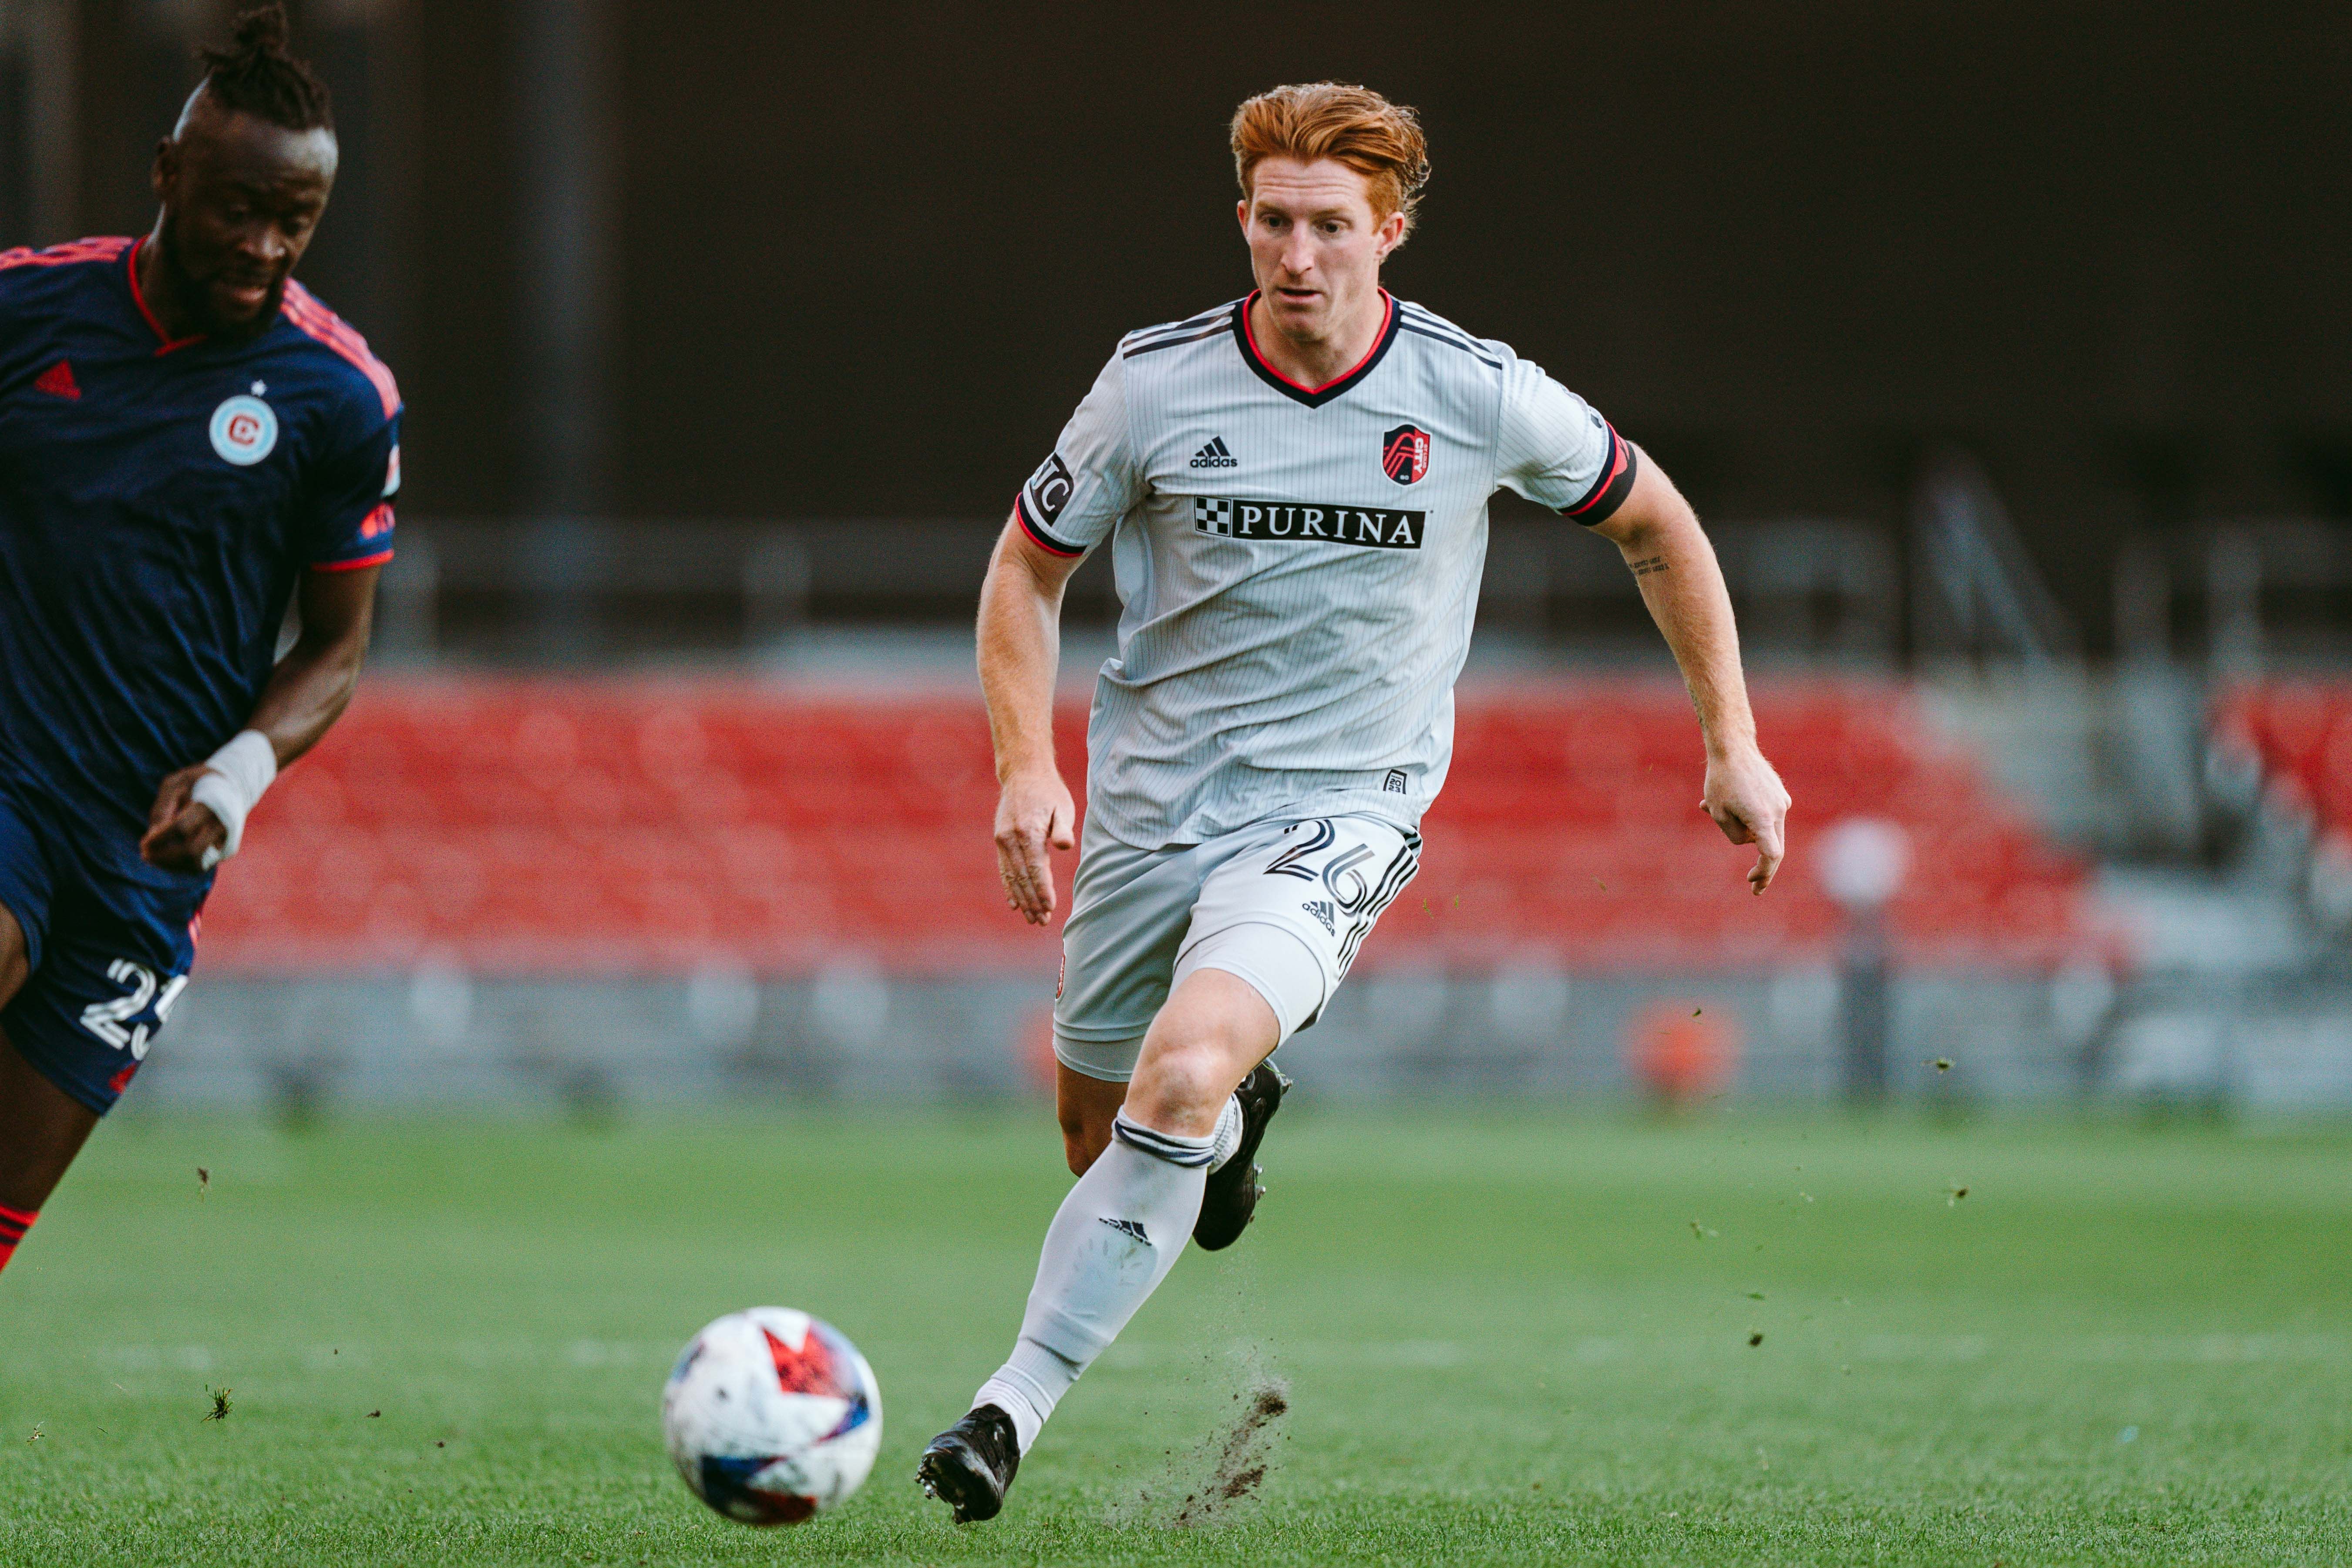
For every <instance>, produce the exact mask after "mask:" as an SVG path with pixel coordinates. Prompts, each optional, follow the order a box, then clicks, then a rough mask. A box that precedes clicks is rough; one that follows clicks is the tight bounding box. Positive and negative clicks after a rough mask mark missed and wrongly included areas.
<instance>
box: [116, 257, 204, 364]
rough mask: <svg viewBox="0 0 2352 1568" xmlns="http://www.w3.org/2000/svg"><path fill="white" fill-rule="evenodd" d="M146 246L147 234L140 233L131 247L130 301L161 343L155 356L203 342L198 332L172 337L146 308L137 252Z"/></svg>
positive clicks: (152, 312)
mask: <svg viewBox="0 0 2352 1568" xmlns="http://www.w3.org/2000/svg"><path fill="white" fill-rule="evenodd" d="M146 246H147V236H145V235H143V234H142V235H141V236H140V237H139V238H138V240H137V241H136V243H134V244H133V245H132V246H131V303H132V304H134V305H136V306H138V307H139V314H140V315H141V316H142V317H144V318H145V319H146V321H147V330H148V331H152V332H153V333H154V334H155V339H156V341H157V342H160V343H162V344H163V347H162V348H159V349H157V350H156V351H155V353H156V357H158V358H161V357H162V356H163V355H164V354H167V353H171V352H172V351H173V349H184V348H186V347H187V346H188V345H190V344H191V343H200V342H204V341H205V335H204V333H202V332H198V333H196V334H195V335H194V337H188V338H173V337H172V336H170V335H169V334H167V333H166V332H165V331H163V322H161V321H157V320H156V319H155V312H154V311H152V310H149V309H148V308H147V292H146V290H145V289H142V288H140V287H139V253H140V251H142V250H143V249H145V248H146Z"/></svg>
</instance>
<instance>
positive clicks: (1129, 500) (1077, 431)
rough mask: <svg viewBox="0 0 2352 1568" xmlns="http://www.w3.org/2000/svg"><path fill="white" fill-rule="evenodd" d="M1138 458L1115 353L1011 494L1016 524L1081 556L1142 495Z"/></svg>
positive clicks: (1045, 543) (1060, 550)
mask: <svg viewBox="0 0 2352 1568" xmlns="http://www.w3.org/2000/svg"><path fill="white" fill-rule="evenodd" d="M1144 489H1145V486H1144V482H1143V477H1142V468H1141V465H1140V464H1139V463H1138V462H1137V461H1136V458H1135V445H1134V442H1133V441H1132V440H1131V439H1130V438H1129V432H1128V418H1127V372H1126V368H1125V365H1124V363H1122V361H1121V358H1120V356H1119V355H1118V354H1113V355H1112V356H1111V360H1110V363H1108V364H1107V365H1105V366H1103V371H1102V374H1100V375H1098V376H1097V377H1095V384H1094V390H1092V391H1091V392H1089V393H1087V395H1086V399H1085V401H1084V402H1082V403H1080V404H1079V405H1078V408H1077V412H1076V413H1075V414H1073V415H1071V416H1070V422H1069V423H1068V424H1067V425H1066V426H1063V427H1062V438H1061V439H1060V440H1059V441H1056V442H1055V444H1054V455H1053V456H1052V457H1050V458H1046V459H1045V462H1044V463H1042V464H1040V465H1039V466H1038V468H1037V471H1036V472H1035V473H1034V474H1032V475H1030V476H1029V482H1028V483H1027V484H1025V485H1023V486H1022V487H1021V491H1020V493H1019V494H1018V495H1017V496H1015V497H1014V498H1013V510H1014V512H1015V513H1016V514H1017V515H1018V516H1019V517H1020V519H1021V526H1022V528H1023V529H1024V530H1025V531H1027V533H1028V535H1029V537H1030V538H1031V539H1032V540H1034V542H1036V543H1037V544H1038V545H1039V546H1040V547H1041V548H1043V549H1045V550H1049V551H1052V552H1054V553H1055V554H1056V555H1084V554H1085V553H1086V552H1087V551H1089V550H1091V549H1093V548H1094V547H1095V546H1096V545H1097V544H1099V543H1100V542H1102V541H1103V539H1104V537H1105V536H1106V535H1108V533H1109V532H1110V531H1111V529H1112V528H1113V527H1114V526H1116V525H1117V524H1118V520H1119V519H1120V518H1121V517H1124V516H1125V515H1126V514H1127V512H1128V510H1129V508H1131V507H1133V506H1134V505H1135V503H1136V502H1137V501H1138V500H1141V499H1142V496H1143V492H1144Z"/></svg>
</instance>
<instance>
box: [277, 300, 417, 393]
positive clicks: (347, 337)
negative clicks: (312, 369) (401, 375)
mask: <svg viewBox="0 0 2352 1568" xmlns="http://www.w3.org/2000/svg"><path fill="white" fill-rule="evenodd" d="M285 315H286V319H287V321H290V322H292V323H293V325H294V326H295V327H296V328H298V329H299V330H300V331H302V332H303V333H304V334H305V335H306V336H308V337H310V338H311V339H313V340H315V341H316V342H320V343H323V344H325V345H326V346H327V347H328V348H330V349H332V350H333V351H334V352H335V353H336V354H337V355H338V356H340V357H341V359H343V360H344V361H345V362H346V363H350V364H351V365H352V367H353V368H355V369H356V370H358V371H359V373H360V374H362V375H364V376H366V377H367V378H368V382H369V384H371V385H373V387H374V388H375V390H376V395H377V396H378V397H379V398H381V399H383V416H384V417H385V418H386V419H389V418H391V417H392V416H394V414H397V413H399V412H400V385H399V384H398V383H397V382H395V381H394V380H393V379H392V367H391V366H390V365H388V364H386V363H383V361H382V360H380V359H378V358H376V357H375V355H374V354H373V353H369V352H368V346H367V340H366V339H365V338H363V337H362V336H360V334H359V332H358V331H356V330H355V329H354V328H353V327H352V324H351V323H350V322H348V321H344V320H343V319H342V318H341V316H338V315H336V314H335V313H334V312H333V311H332V310H329V309H327V307H326V306H325V305H324V304H323V303H321V302H320V299H319V297H318V296H317V295H316V294H313V293H311V292H310V290H309V289H305V288H303V287H302V285H300V284H299V283H297V282H295V281H294V280H293V279H287V282H286V305H285Z"/></svg>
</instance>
